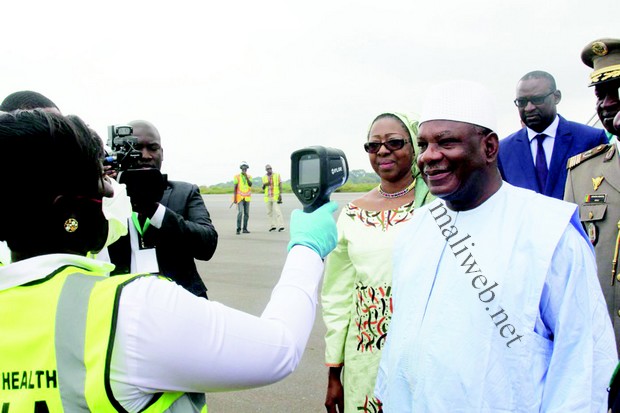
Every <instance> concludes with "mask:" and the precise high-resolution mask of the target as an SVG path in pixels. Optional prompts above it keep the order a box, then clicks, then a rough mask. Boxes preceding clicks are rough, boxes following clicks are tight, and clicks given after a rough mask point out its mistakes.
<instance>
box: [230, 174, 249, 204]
mask: <svg viewBox="0 0 620 413" xmlns="http://www.w3.org/2000/svg"><path fill="white" fill-rule="evenodd" d="M247 177H248V179H245V178H244V177H243V175H241V174H237V175H235V177H234V179H233V183H234V184H235V185H237V192H236V193H235V194H234V195H233V196H234V197H235V202H240V201H242V200H246V201H250V200H251V197H252V188H251V187H250V185H249V184H248V181H251V180H252V177H251V176H250V175H248V176H247Z"/></svg>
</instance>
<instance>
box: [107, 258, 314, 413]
mask: <svg viewBox="0 0 620 413" xmlns="http://www.w3.org/2000/svg"><path fill="white" fill-rule="evenodd" d="M322 273H323V262H322V260H321V259H320V257H319V256H318V255H317V254H316V253H315V252H313V251H312V250H310V249H308V248H306V247H302V246H295V247H294V248H293V249H292V250H291V251H290V253H289V255H288V257H287V260H286V263H285V265H284V269H283V270H282V275H281V277H280V280H279V282H278V283H277V285H276V286H275V288H274V290H273V292H272V296H271V299H270V301H269V303H268V304H267V307H266V308H265V310H264V312H263V314H262V315H261V316H260V317H257V316H254V315H250V314H247V313H244V312H241V311H238V310H235V309H232V308H230V307H227V306H225V305H223V304H220V303H217V302H213V301H208V300H205V299H202V298H198V297H196V296H194V295H192V294H191V293H189V292H187V291H185V290H184V289H183V288H181V287H179V286H177V285H175V284H174V283H170V282H167V281H165V280H161V279H158V278H156V277H145V278H141V279H138V280H136V281H134V282H132V283H130V284H129V285H127V286H126V287H125V288H124V289H123V290H122V294H121V299H120V304H119V305H120V309H119V318H118V324H117V328H116V338H115V343H114V350H113V353H112V354H113V357H112V364H111V380H112V390H113V392H114V395H115V397H116V398H117V400H119V402H120V403H121V404H122V405H123V407H125V408H126V409H127V410H128V411H130V412H134V411H139V410H140V409H141V408H142V407H143V406H144V405H145V404H146V403H147V402H148V401H149V400H150V398H151V396H152V394H153V393H158V392H161V391H185V392H201V393H204V392H212V391H218V390H233V389H243V388H250V387H258V386H263V385H267V384H270V383H273V382H276V381H278V380H281V379H282V378H284V377H286V376H287V375H288V374H290V373H291V372H293V370H294V369H295V368H296V367H297V365H298V364H299V362H300V360H301V357H302V355H303V351H304V348H305V346H306V343H307V340H308V337H309V335H310V332H311V330H312V326H313V324H314V318H315V315H316V305H317V290H318V285H319V282H320V280H321V276H322Z"/></svg>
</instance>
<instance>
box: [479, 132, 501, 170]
mask: <svg viewBox="0 0 620 413" xmlns="http://www.w3.org/2000/svg"><path fill="white" fill-rule="evenodd" d="M482 147H483V149H484V155H485V157H486V160H487V163H493V162H495V160H496V159H497V156H498V155H499V137H498V136H497V133H495V132H491V133H489V134H487V135H485V136H483V137H482Z"/></svg>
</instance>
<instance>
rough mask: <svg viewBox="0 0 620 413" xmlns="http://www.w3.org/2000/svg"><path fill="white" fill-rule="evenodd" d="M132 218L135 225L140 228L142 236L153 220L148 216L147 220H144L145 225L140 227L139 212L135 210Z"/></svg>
mask: <svg viewBox="0 0 620 413" xmlns="http://www.w3.org/2000/svg"><path fill="white" fill-rule="evenodd" d="M131 220H132V221H133V224H134V226H135V227H136V229H137V230H138V234H140V236H141V237H144V233H145V232H146V229H147V228H148V227H149V225H151V220H150V219H149V218H147V219H146V221H144V227H140V221H138V214H136V213H135V212H132V213H131Z"/></svg>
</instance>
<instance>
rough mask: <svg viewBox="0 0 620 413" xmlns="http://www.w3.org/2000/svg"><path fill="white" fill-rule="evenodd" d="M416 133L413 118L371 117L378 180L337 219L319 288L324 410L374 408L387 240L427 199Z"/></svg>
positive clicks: (385, 316)
mask: <svg viewBox="0 0 620 413" xmlns="http://www.w3.org/2000/svg"><path fill="white" fill-rule="evenodd" d="M416 134H417V121H415V120H413V119H410V118H408V117H407V116H406V115H403V114H400V113H392V112H387V113H382V114H380V115H379V116H377V117H376V118H375V119H374V120H373V122H372V124H371V127H370V130H369V132H368V136H367V141H366V143H365V144H364V149H365V150H366V152H368V158H369V161H370V165H371V166H372V168H373V170H374V171H375V172H376V173H377V175H378V176H379V178H380V179H381V183H380V184H379V186H377V187H376V188H374V189H372V190H371V191H370V192H368V193H366V194H364V195H363V196H362V197H360V198H358V199H356V200H354V201H353V202H350V203H348V204H347V205H346V206H345V207H344V208H343V209H342V212H341V213H340V216H339V218H338V245H337V246H336V249H335V250H334V251H333V252H332V253H331V254H330V255H329V256H328V257H327V261H326V267H325V278H324V281H323V289H322V292H321V302H322V309H323V320H324V322H325V325H326V327H327V333H326V335H325V344H326V350H325V364H326V365H327V366H328V367H329V376H328V386H327V395H326V399H325V407H326V409H327V412H329V413H336V412H339V413H342V412H347V413H348V412H350V413H353V412H355V413H359V412H377V411H379V406H378V402H377V400H376V399H375V398H374V396H373V390H374V387H375V378H376V376H377V370H378V367H379V359H380V358H381V349H382V348H383V346H384V345H385V339H386V336H387V331H388V325H389V322H390V319H391V317H392V291H391V290H392V246H393V243H394V239H395V237H396V234H397V233H398V231H399V230H400V228H402V227H403V225H402V224H403V223H404V222H407V221H409V220H410V219H411V217H412V216H413V212H414V209H415V208H417V207H419V206H421V205H424V204H425V203H427V202H429V201H430V200H431V199H432V195H430V193H429V191H428V188H427V187H426V184H425V183H424V181H423V180H422V177H421V175H420V172H419V170H418V169H417V166H416V162H415V160H416V157H417V153H418V148H417V145H416Z"/></svg>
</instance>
